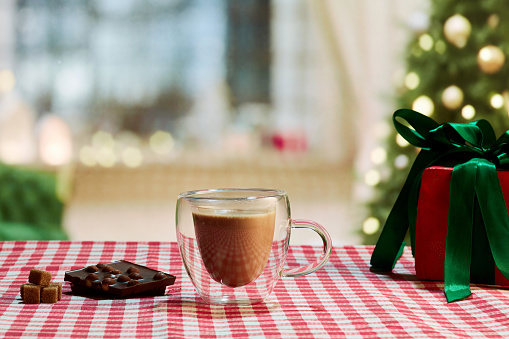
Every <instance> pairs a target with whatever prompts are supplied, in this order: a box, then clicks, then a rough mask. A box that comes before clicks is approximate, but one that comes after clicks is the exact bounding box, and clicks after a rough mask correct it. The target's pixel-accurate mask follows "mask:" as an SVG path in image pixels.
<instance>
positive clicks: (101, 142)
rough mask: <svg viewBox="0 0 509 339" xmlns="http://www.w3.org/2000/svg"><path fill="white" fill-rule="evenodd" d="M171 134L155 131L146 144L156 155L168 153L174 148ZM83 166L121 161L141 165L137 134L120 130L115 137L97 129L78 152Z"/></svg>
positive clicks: (129, 165)
mask: <svg viewBox="0 0 509 339" xmlns="http://www.w3.org/2000/svg"><path fill="white" fill-rule="evenodd" d="M174 145H175V142H174V139H173V136H172V135H171V134H170V133H169V132H166V131H156V132H155V133H153V134H152V135H151V136H150V137H149V139H148V146H149V148H150V150H152V151H153V152H154V153H155V154H157V155H158V156H166V155H169V154H170V153H171V152H172V151H173V149H174ZM78 157H79V159H80V161H81V163H82V164H83V165H85V166H96V165H99V166H102V167H107V168H108V167H113V166H115V165H116V164H117V163H122V164H124V165H125V166H127V167H131V168H135V167H139V166H141V165H142V163H143V160H144V155H143V151H142V146H141V141H140V139H139V137H138V136H136V135H135V134H134V133H130V132H121V133H119V135H117V137H114V136H113V135H112V134H111V133H109V132H106V131H97V132H96V133H95V134H94V135H93V136H92V139H91V145H85V146H83V147H82V148H81V149H80V151H79V154H78Z"/></svg>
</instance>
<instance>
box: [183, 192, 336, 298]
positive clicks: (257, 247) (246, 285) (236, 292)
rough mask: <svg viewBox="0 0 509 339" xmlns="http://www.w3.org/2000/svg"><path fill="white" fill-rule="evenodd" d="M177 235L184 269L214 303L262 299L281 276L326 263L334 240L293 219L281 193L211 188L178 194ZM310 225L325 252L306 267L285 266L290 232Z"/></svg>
mask: <svg viewBox="0 0 509 339" xmlns="http://www.w3.org/2000/svg"><path fill="white" fill-rule="evenodd" d="M176 226H177V239H178V243H179V248H180V254H181V256H182V260H183V262H184V266H185V268H186V271H187V273H188V275H189V277H190V278H191V281H192V282H193V284H194V287H195V288H196V290H197V291H198V293H199V294H200V296H201V297H202V298H203V299H204V300H205V301H206V302H209V303H214V304H254V303H258V302H262V301H264V300H265V299H266V298H267V297H268V296H269V294H270V293H271V292H272V290H273V288H274V286H275V285H276V283H277V281H278V280H279V277H281V276H282V277H298V276H301V275H305V274H309V273H312V272H314V271H316V270H317V269H319V268H320V267H322V266H323V265H325V263H326V262H327V260H328V259H329V256H330V253H331V250H332V241H331V238H330V236H329V234H328V233H327V231H326V230H325V228H323V226H321V225H319V224H317V223H315V222H313V221H308V220H292V219H291V217H290V203H289V200H288V195H287V194H286V192H284V191H280V190H271V189H213V190H202V191H191V192H185V193H181V194H180V195H179V196H178V200H177V211H176ZM294 228H306V229H311V230H313V231H315V232H316V233H318V234H319V235H320V237H321V238H322V240H323V253H322V254H321V256H320V257H319V258H318V259H317V260H316V261H315V262H313V263H311V264H310V265H308V266H304V267H299V268H293V269H283V266H284V263H285V261H286V255H287V253H288V245H289V242H290V234H291V230H292V229H294Z"/></svg>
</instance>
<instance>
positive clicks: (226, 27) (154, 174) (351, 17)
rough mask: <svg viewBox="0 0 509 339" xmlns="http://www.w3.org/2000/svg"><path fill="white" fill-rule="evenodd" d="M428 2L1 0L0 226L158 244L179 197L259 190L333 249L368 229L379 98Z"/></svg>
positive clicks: (386, 118) (386, 108) (389, 106)
mask: <svg viewBox="0 0 509 339" xmlns="http://www.w3.org/2000/svg"><path fill="white" fill-rule="evenodd" d="M446 2H448V3H449V4H451V3H459V2H458V1H450V0H449V1H446ZM491 2H493V1H491ZM502 6H503V5H502ZM463 10H464V9H462V7H456V8H455V7H451V6H449V8H448V9H444V8H442V9H440V11H441V12H440V13H443V15H444V16H445V19H446V18H447V17H450V16H451V15H453V14H455V12H457V11H460V12H461V11H463ZM447 11H448V12H447ZM433 13H435V14H436V4H435V5H433V4H432V3H431V2H430V1H429V0H418V1H411V2H410V1H404V0H387V1H375V0H355V1H354V0H316V1H308V0H242V1H238V0H166V1H161V0H145V1H141V0H101V1H100V0H90V1H65V0H46V1H36V0H2V1H0V162H1V164H2V167H1V168H0V185H1V186H0V194H1V197H0V226H1V227H0V238H2V239H3V240H12V239H22V238H40V239H72V240H138V241H145V240H158V241H175V239H176V237H175V234H174V233H175V231H174V217H175V212H174V210H175V202H176V198H177V195H178V193H180V192H183V191H187V190H194V189H202V188H217V187H268V188H278V189H283V190H286V191H287V192H288V193H289V196H290V200H291V203H292V217H294V218H305V219H312V220H315V221H317V222H319V223H321V224H323V225H324V226H325V227H326V228H327V229H328V230H329V231H330V233H331V235H332V237H333V241H334V243H335V244H336V245H340V244H358V243H363V242H373V240H372V239H371V238H369V237H368V238H367V237H366V236H367V235H376V234H377V232H379V229H380V227H381V225H380V223H383V220H382V218H383V216H377V217H373V216H372V214H373V213H372V211H371V210H370V207H369V204H368V203H369V202H373V201H375V204H376V203H380V202H381V201H385V200H387V196H385V195H384V193H383V192H382V193H378V195H377V194H376V188H377V186H378V185H379V183H380V182H381V181H383V180H386V181H390V176H388V175H387V173H386V172H387V171H385V172H384V170H383V169H377V166H382V165H384V164H387V162H388V160H387V159H388V156H387V153H388V152H387V149H388V146H387V144H386V139H387V138H392V139H391V140H395V136H394V135H392V134H391V133H392V129H393V128H392V126H391V124H390V117H391V115H392V113H393V112H394V110H395V109H396V108H399V107H397V103H396V100H395V99H396V98H397V97H398V96H399V95H401V89H402V88H404V87H405V86H406V87H405V88H406V90H408V89H415V88H416V87H417V86H414V85H415V82H414V83H410V85H409V82H408V81H409V78H408V71H407V59H408V57H409V55H410V52H411V50H409V48H410V47H408V46H409V42H411V41H419V39H422V36H423V35H424V34H423V32H425V31H427V30H429V29H431V28H433V27H432V26H430V22H431V23H433V20H430V17H431V18H432V17H433V15H434V14H433ZM445 19H444V20H445ZM437 25H443V21H442V22H441V23H439V24H437ZM441 29H442V26H440V32H442V30H441ZM437 34H438V33H437ZM440 34H442V33H440ZM428 36H429V35H428ZM444 41H446V40H444ZM446 42H447V41H446ZM442 43H443V42H442ZM422 49H423V50H424V47H422ZM414 73H415V72H414ZM410 80H411V79H410ZM414 80H415V78H414ZM411 86H414V87H413V88H411ZM441 90H442V89H441ZM412 100H413V99H412ZM405 146H406V145H404V144H401V143H400V146H399V147H405ZM410 153H415V151H410ZM394 161H396V162H394ZM410 161H411V156H405V157H403V158H401V157H399V158H398V160H395V159H392V160H391V166H392V167H394V163H395V164H396V165H397V166H396V167H397V168H399V169H402V170H405V169H406V168H407V167H408V166H407V165H408V163H409V162H410ZM405 176H406V174H402V175H400V176H399V177H401V178H403V179H404V177H405ZM53 187H55V188H56V191H57V199H54V197H52V192H53V191H52V188H53ZM390 199H392V196H391V197H390ZM390 199H389V202H390V204H392V203H393V201H391V200H390ZM53 200H55V201H53ZM366 239H367V240H366ZM292 242H293V243H308V244H319V243H320V242H321V240H320V239H319V238H317V239H315V236H314V235H309V234H307V233H306V231H299V232H295V233H294V234H293V239H292Z"/></svg>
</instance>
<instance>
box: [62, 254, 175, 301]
mask: <svg viewBox="0 0 509 339" xmlns="http://www.w3.org/2000/svg"><path fill="white" fill-rule="evenodd" d="M91 267H96V268H97V271H96V270H94V269H92V268H91ZM64 280H65V281H69V282H70V283H71V289H72V291H73V292H75V293H77V294H82V295H88V294H90V295H97V294H100V295H103V296H106V297H110V298H126V297H136V296H147V295H164V292H165V289H166V286H168V285H173V283H174V282H175V276H173V275H171V274H167V273H163V272H160V271H157V270H153V269H151V268H148V267H145V266H142V265H137V264H134V263H131V262H129V261H125V260H118V261H114V262H111V263H99V264H97V265H92V266H87V267H85V268H82V269H79V270H74V271H68V272H65V278H64Z"/></svg>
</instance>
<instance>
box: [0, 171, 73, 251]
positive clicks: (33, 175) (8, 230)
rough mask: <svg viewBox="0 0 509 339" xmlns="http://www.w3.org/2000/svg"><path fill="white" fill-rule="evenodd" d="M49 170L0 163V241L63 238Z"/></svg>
mask: <svg viewBox="0 0 509 339" xmlns="http://www.w3.org/2000/svg"><path fill="white" fill-rule="evenodd" d="M56 184H57V179H56V175H55V174H53V173H48V172H43V171H37V170H32V169H25V168H19V167H13V166H8V165H5V164H0V241H9V240H66V239H68V238H67V235H66V233H65V232H64V231H63V229H62V212H63V207H64V205H63V203H62V201H60V200H59V198H58V197H57V193H56V187H57V186H56Z"/></svg>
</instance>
